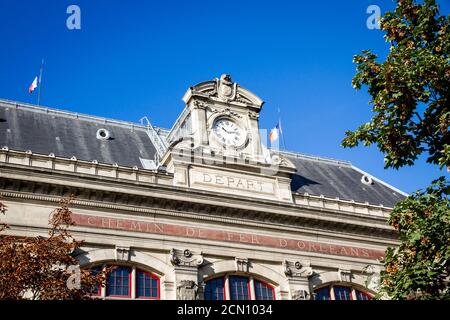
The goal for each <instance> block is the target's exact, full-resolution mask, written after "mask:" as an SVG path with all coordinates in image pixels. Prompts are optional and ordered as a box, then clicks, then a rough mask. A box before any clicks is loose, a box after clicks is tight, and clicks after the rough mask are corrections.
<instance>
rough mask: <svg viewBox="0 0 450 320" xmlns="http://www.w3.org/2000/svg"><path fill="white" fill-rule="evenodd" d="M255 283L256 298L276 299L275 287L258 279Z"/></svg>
mask: <svg viewBox="0 0 450 320" xmlns="http://www.w3.org/2000/svg"><path fill="white" fill-rule="evenodd" d="M254 283H255V298H256V300H274V293H273V288H272V287H271V286H269V285H268V284H266V283H264V282H261V281H257V280H255V281H254Z"/></svg>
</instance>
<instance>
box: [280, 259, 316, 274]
mask: <svg viewBox="0 0 450 320" xmlns="http://www.w3.org/2000/svg"><path fill="white" fill-rule="evenodd" d="M283 267H284V273H285V274H286V275H287V276H289V277H303V278H305V277H309V276H311V275H312V274H313V272H312V268H311V267H310V263H309V262H306V261H302V262H301V261H296V262H291V261H288V260H285V261H284V262H283Z"/></svg>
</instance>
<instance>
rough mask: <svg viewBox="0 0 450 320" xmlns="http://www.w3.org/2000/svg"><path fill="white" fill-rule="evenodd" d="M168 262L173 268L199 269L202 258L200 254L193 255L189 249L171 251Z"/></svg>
mask: <svg viewBox="0 0 450 320" xmlns="http://www.w3.org/2000/svg"><path fill="white" fill-rule="evenodd" d="M170 262H171V263H172V264H173V265H174V266H182V267H199V266H201V265H202V264H203V256H202V254H201V253H200V254H193V253H192V252H191V251H190V250H189V249H185V250H178V249H171V250H170Z"/></svg>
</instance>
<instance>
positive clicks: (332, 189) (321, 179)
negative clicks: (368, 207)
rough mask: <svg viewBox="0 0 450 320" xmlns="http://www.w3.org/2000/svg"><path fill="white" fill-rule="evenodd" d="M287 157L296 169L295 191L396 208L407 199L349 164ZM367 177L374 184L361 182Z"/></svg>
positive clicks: (320, 159) (298, 155) (312, 158)
mask: <svg viewBox="0 0 450 320" xmlns="http://www.w3.org/2000/svg"><path fill="white" fill-rule="evenodd" d="M285 156H286V157H287V158H288V159H289V160H291V161H292V162H293V164H294V165H295V167H296V168H297V173H296V174H295V175H294V177H293V178H292V182H291V189H292V191H293V192H298V193H302V194H303V193H308V194H311V195H319V196H320V195H323V196H325V197H327V198H339V199H341V200H354V201H356V202H362V203H366V202H368V203H369V204H373V205H380V204H381V205H383V206H385V207H393V206H394V205H395V204H396V203H397V202H398V201H400V200H402V199H404V198H405V193H403V192H402V191H400V190H398V189H395V188H394V187H392V186H390V185H388V184H386V183H385V182H382V181H380V180H378V179H376V178H375V177H372V176H371V175H369V174H367V173H365V172H364V171H362V170H360V169H358V168H356V167H354V166H352V164H351V163H349V162H346V161H338V160H331V159H326V158H319V157H312V156H306V155H301V154H295V153H285ZM364 175H367V176H369V177H371V178H372V183H371V184H364V183H362V182H361V178H362V177H363V176H364Z"/></svg>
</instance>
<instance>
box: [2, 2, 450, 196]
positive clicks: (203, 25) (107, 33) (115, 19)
mask: <svg viewBox="0 0 450 320" xmlns="http://www.w3.org/2000/svg"><path fill="white" fill-rule="evenodd" d="M439 3H440V4H441V11H442V13H445V14H449V13H450V3H449V2H448V1H447V0H441V1H439ZM71 4H76V5H78V6H79V7H80V9H81V30H69V29H67V27H66V19H67V17H68V16H69V15H68V14H67V13H66V9H67V7H68V6H69V5H71ZM373 4H375V5H378V6H380V8H381V10H382V12H385V11H387V10H389V9H391V8H393V2H392V1H391V0H370V1H366V0H346V1H320V0H319V1H282V0H279V1H242V0H241V1H233V0H230V1H144V0H141V1H138V0H136V1H119V0H71V1H65V0H58V1H54V0H33V1H24V0H0V43H1V44H2V46H1V48H0V98H5V99H11V100H18V101H23V102H28V103H36V101H37V98H36V94H33V95H30V94H28V91H27V89H28V86H29V85H30V83H31V82H32V80H33V78H34V77H35V76H36V74H37V73H38V72H39V67H40V62H41V59H42V58H45V69H44V76H43V86H42V96H41V102H42V104H43V105H45V106H48V107H52V108H59V109H66V110H70V111H75V112H80V113H88V114H92V115H98V116H102V117H109V118H115V119H121V120H128V121H134V122H137V121H138V120H139V119H140V118H141V117H142V116H148V117H149V119H150V120H151V122H152V123H153V124H154V125H158V126H162V127H167V128H170V127H171V126H172V124H173V122H174V121H175V119H176V118H177V116H178V115H179V113H180V112H181V110H182V108H183V102H182V101H181V97H182V96H183V94H184V92H185V91H186V89H187V88H188V87H189V86H191V85H194V84H196V83H198V82H201V81H205V80H210V79H213V78H215V77H219V76H220V75H221V74H222V73H229V74H231V75H232V77H233V80H235V81H237V82H238V83H240V84H241V85H242V86H244V87H246V88H248V89H249V90H251V91H253V92H255V93H256V94H257V95H259V96H260V97H261V98H262V99H263V100H264V101H266V104H265V106H264V108H263V111H262V115H261V124H260V125H261V127H262V128H271V127H273V126H274V125H275V124H276V122H277V118H278V115H277V109H278V107H279V108H281V118H282V124H283V129H284V135H285V140H286V146H287V149H289V150H293V151H298V152H303V153H307V154H314V155H319V156H326V157H332V158H337V159H344V160H349V161H351V162H352V163H353V164H354V165H356V166H358V167H359V168H361V169H363V170H365V171H367V172H369V173H371V174H372V175H374V176H376V177H378V178H380V179H382V180H384V181H386V182H388V183H390V184H392V185H393V186H395V187H397V188H399V189H401V190H403V191H405V192H412V191H414V190H416V189H418V188H424V187H426V186H427V185H428V184H429V183H430V182H431V180H432V179H433V178H435V177H437V176H439V175H447V176H448V173H447V172H446V171H445V170H442V171H440V170H439V169H438V168H437V167H435V166H431V165H429V164H426V163H425V161H424V160H423V159H421V160H420V161H418V162H417V164H416V165H415V166H413V167H407V168H402V169H400V170H398V171H397V170H393V169H390V170H385V169H384V168H383V155H382V154H381V153H379V151H378V150H377V149H376V148H375V147H372V148H364V147H359V148H356V149H343V148H342V147H341V146H340V142H341V140H342V138H343V137H344V132H345V131H346V130H347V129H355V128H356V127H357V126H358V125H359V124H361V123H364V122H367V121H368V119H369V118H370V116H371V112H370V109H371V108H370V106H369V105H368V101H369V96H368V95H367V94H366V93H365V92H364V91H360V92H356V91H354V89H353V88H352V86H351V79H352V77H353V75H354V72H355V65H354V64H353V63H352V57H353V55H354V54H356V53H358V52H360V51H361V50H363V49H373V50H374V51H375V52H377V53H380V54H381V55H385V54H386V52H387V45H386V43H385V42H384V40H383V34H382V32H381V31H379V30H369V29H368V28H367V27H366V20H367V18H368V17H369V15H368V14H367V13H366V9H367V7H368V6H369V5H373Z"/></svg>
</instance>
